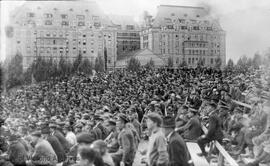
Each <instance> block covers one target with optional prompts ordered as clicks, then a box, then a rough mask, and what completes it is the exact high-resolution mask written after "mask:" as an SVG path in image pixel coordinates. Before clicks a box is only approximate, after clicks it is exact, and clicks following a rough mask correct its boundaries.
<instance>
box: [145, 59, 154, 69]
mask: <svg viewBox="0 0 270 166" xmlns="http://www.w3.org/2000/svg"><path fill="white" fill-rule="evenodd" d="M145 67H146V68H147V69H153V68H155V62H154V61H153V59H152V58H151V59H150V61H149V62H147V63H146V65H145Z"/></svg>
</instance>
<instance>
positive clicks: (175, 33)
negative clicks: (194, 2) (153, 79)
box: [140, 5, 226, 67]
mask: <svg viewBox="0 0 270 166" xmlns="http://www.w3.org/2000/svg"><path fill="white" fill-rule="evenodd" d="M225 36H226V34H225V31H224V30H222V28H221V26H220V25H219V22H218V20H215V19H213V18H211V16H209V14H208V13H207V11H206V10H205V9H204V8H201V7H186V6H170V5H160V6H159V7H158V12H157V15H156V17H155V18H154V21H153V22H152V23H151V26H148V27H147V28H144V29H143V30H142V31H141V32H140V41H141V43H140V45H141V46H140V47H141V49H145V48H148V49H150V50H152V51H153V53H154V54H157V55H159V56H160V57H162V58H163V59H165V60H168V58H169V57H170V58H172V59H173V62H174V66H179V65H181V64H182V63H183V61H185V62H186V64H187V65H188V66H191V67H196V66H197V64H198V61H200V60H201V61H203V62H204V65H205V66H211V67H214V66H215V65H216V63H217V62H218V61H221V67H222V66H224V65H225V64H226V49H225V47H226V46H225V45H226V41H225Z"/></svg>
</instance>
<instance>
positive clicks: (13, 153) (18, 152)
mask: <svg viewBox="0 0 270 166" xmlns="http://www.w3.org/2000/svg"><path fill="white" fill-rule="evenodd" d="M8 141H9V144H10V145H9V149H8V156H9V161H10V162H11V163H12V164H13V165H14V166H26V160H27V151H26V149H25V147H24V145H23V144H22V143H21V142H20V141H19V140H18V138H17V136H16V135H11V136H10V137H9V140H8Z"/></svg>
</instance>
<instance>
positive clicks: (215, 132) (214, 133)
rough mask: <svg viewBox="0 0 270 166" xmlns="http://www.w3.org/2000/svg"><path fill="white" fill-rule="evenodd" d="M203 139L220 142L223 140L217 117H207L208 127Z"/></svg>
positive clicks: (220, 125) (219, 121)
mask: <svg viewBox="0 0 270 166" xmlns="http://www.w3.org/2000/svg"><path fill="white" fill-rule="evenodd" d="M205 137H206V138H208V139H210V140H221V139H222V138H223V132H222V124H221V120H220V118H219V117H218V116H217V115H211V116H210V117H209V127H208V132H207V134H206V136H205Z"/></svg>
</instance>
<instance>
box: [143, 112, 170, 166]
mask: <svg viewBox="0 0 270 166" xmlns="http://www.w3.org/2000/svg"><path fill="white" fill-rule="evenodd" d="M146 123H147V128H148V130H149V132H150V137H149V142H148V149H147V150H145V151H143V152H141V153H142V154H145V153H147V156H146V157H147V160H148V161H147V163H148V165H149V166H165V165H167V164H168V161H169V157H168V152H167V147H166V138H165V135H164V134H163V133H162V131H161V128H160V127H161V124H162V119H161V116H160V115H159V114H157V113H150V114H149V115H148V116H147V121H146Z"/></svg>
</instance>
